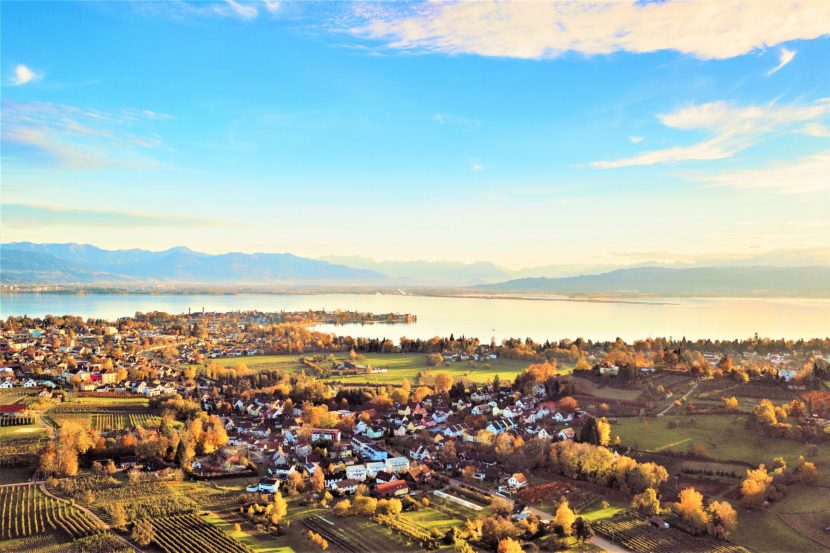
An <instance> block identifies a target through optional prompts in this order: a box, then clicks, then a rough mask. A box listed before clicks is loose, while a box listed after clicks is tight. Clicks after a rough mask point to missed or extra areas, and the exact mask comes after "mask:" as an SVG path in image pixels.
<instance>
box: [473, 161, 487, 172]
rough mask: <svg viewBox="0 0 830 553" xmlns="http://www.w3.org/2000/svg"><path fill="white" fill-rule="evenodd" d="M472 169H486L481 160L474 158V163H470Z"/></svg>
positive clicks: (479, 170) (477, 170)
mask: <svg viewBox="0 0 830 553" xmlns="http://www.w3.org/2000/svg"><path fill="white" fill-rule="evenodd" d="M470 171H472V172H473V173H478V172H481V171H484V165H482V164H481V162H480V161H479V160H477V159H474V160H473V163H472V165H470Z"/></svg>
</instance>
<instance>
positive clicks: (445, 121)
mask: <svg viewBox="0 0 830 553" xmlns="http://www.w3.org/2000/svg"><path fill="white" fill-rule="evenodd" d="M432 120H433V121H435V122H437V123H440V124H441V125H458V126H459V127H463V128H464V129H465V130H470V129H477V128H478V127H480V126H481V121H479V120H478V119H467V118H464V117H459V116H458V115H453V114H451V113H436V114H435V115H433V116H432Z"/></svg>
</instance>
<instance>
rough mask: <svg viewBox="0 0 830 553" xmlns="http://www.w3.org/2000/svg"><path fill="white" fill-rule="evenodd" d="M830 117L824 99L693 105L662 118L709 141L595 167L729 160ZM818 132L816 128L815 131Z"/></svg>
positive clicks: (597, 163)
mask: <svg viewBox="0 0 830 553" xmlns="http://www.w3.org/2000/svg"><path fill="white" fill-rule="evenodd" d="M828 114H830V99H827V98H823V99H821V100H818V101H816V102H815V103H813V104H811V105H806V106H797V105H790V106H778V105H776V104H767V105H760V106H746V107H741V106H737V105H735V104H733V103H731V102H710V103H707V104H700V105H691V106H687V107H684V108H681V109H679V110H677V111H674V112H672V113H667V114H662V115H658V119H659V120H660V122H661V123H662V124H663V125H665V126H666V127H669V128H672V129H677V130H682V131H697V132H700V131H702V132H707V133H708V134H709V138H707V139H705V140H703V141H701V142H698V143H696V144H691V145H688V146H676V147H673V148H665V149H660V150H652V151H649V152H644V153H642V154H639V155H636V156H633V157H629V158H623V159H617V160H611V161H607V160H605V161H595V162H593V163H591V165H592V166H593V167H596V168H599V169H614V168H618V167H629V166H634V165H653V164H657V163H675V162H681V161H704V160H714V159H725V158H728V157H732V156H733V155H735V154H736V153H738V152H740V151H742V150H745V149H746V148H749V147H750V146H753V145H754V144H756V143H758V142H759V141H760V140H761V139H762V138H763V137H764V136H765V135H769V134H772V133H777V132H794V131H795V132H802V133H805V134H807V132H806V129H804V128H802V129H801V130H800V131H799V130H797V127H798V126H799V125H801V126H803V125H804V124H805V123H808V122H812V121H816V120H822V119H824V118H826V117H827V115H828ZM811 130H812V131H813V132H815V130H816V129H811Z"/></svg>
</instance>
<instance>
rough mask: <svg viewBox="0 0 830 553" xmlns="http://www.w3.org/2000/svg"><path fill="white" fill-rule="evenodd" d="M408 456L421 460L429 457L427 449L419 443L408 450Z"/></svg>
mask: <svg viewBox="0 0 830 553" xmlns="http://www.w3.org/2000/svg"><path fill="white" fill-rule="evenodd" d="M409 456H410V457H412V458H413V459H415V460H416V461H423V460H424V459H428V458H429V456H430V455H429V449H427V448H426V447H424V446H422V445H419V446H418V447H416V448H415V449H410V450H409Z"/></svg>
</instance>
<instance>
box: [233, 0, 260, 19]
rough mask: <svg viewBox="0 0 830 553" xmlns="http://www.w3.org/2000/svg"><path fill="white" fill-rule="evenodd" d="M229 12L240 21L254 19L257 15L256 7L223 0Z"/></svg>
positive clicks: (234, 0)
mask: <svg viewBox="0 0 830 553" xmlns="http://www.w3.org/2000/svg"><path fill="white" fill-rule="evenodd" d="M225 3H226V4H227V5H228V7H230V9H231V11H232V12H233V13H234V14H236V15H237V16H239V17H240V18H242V19H255V18H256V17H257V16H258V15H259V10H258V9H257V7H256V6H254V5H253V4H250V3H241V2H237V1H236V0H225Z"/></svg>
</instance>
